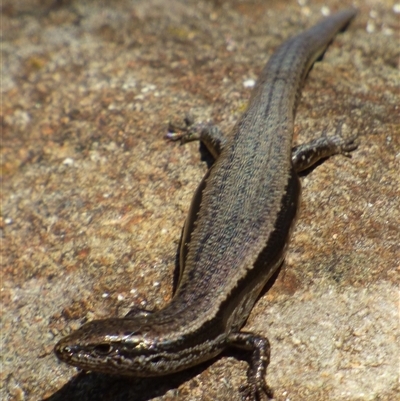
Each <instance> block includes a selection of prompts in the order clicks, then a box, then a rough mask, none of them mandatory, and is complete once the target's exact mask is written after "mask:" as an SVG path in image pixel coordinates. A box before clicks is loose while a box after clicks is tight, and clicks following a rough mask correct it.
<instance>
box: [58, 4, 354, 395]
mask: <svg viewBox="0 0 400 401" xmlns="http://www.w3.org/2000/svg"><path fill="white" fill-rule="evenodd" d="M355 14H356V12H355V10H353V9H350V10H344V11H341V12H339V13H337V14H334V15H332V16H330V17H328V18H326V19H325V20H323V21H322V22H320V23H319V24H317V25H315V26H314V27H312V28H311V29H309V30H307V31H305V32H303V33H301V34H300V35H298V36H296V37H294V38H291V39H289V40H288V41H286V42H285V43H284V44H282V45H281V46H280V47H279V48H278V49H277V51H276V52H275V54H274V55H273V56H272V57H271V58H270V60H269V62H268V63H267V65H266V66H265V68H264V70H263V71H262V73H261V76H260V77H259V79H258V82H257V84H256V86H255V88H254V90H253V92H252V96H251V99H250V102H249V105H248V108H247V110H246V111H245V112H244V114H243V116H242V117H241V118H240V120H239V121H238V122H237V124H236V125H235V126H234V128H233V130H232V132H231V134H230V135H229V137H227V138H225V137H224V136H223V135H222V133H221V132H220V131H219V130H218V129H217V128H216V127H214V126H212V125H208V124H197V125H193V126H188V127H187V128H186V131H185V130H184V132H183V133H180V134H177V133H171V134H170V135H169V137H170V138H171V139H181V140H182V142H188V141H191V140H201V141H203V142H204V143H205V144H206V145H207V147H208V148H209V149H210V151H211V153H212V154H213V155H214V156H215V158H216V161H215V163H214V164H213V165H212V167H211V168H210V169H209V171H208V172H207V174H206V176H205V177H204V179H203V180H202V181H201V183H200V185H199V187H198V189H197V191H196V193H195V195H194V198H193V201H192V204H191V207H190V210H189V216H188V218H187V220H186V222H185V226H184V229H183V233H182V238H181V245H180V279H179V284H178V286H177V289H176V291H175V294H174V297H173V299H172V301H171V302H170V304H169V305H167V306H166V307H165V308H164V309H161V310H159V311H156V312H152V313H144V312H140V311H136V310H133V311H131V312H130V313H129V314H128V315H127V316H126V317H125V318H109V319H103V320H94V321H92V322H89V323H87V324H85V325H83V326H82V327H81V328H80V329H79V330H77V331H75V332H73V333H72V334H71V335H69V336H67V337H65V338H63V339H62V340H61V341H59V342H58V344H57V345H56V346H55V353H56V355H57V357H58V358H59V359H61V360H62V361H64V362H66V363H69V364H70V365H73V366H77V367H80V368H82V369H84V370H90V371H98V372H104V373H109V374H118V375H132V376H138V377H147V376H159V375H164V374H169V373H173V372H178V371H180V370H183V369H187V368H189V367H191V366H194V365H197V364H199V363H201V362H203V361H206V360H209V359H211V358H213V357H215V356H216V355H218V354H220V353H221V352H222V351H223V350H225V349H226V348H227V347H239V348H242V349H245V350H248V351H249V352H250V353H251V363H250V370H249V374H248V383H247V385H246V386H245V387H244V389H242V390H243V394H242V395H243V398H244V399H249V400H257V399H262V398H265V397H266V396H269V397H271V396H272V391H271V389H270V388H269V387H268V386H267V384H266V381H265V375H266V369H267V366H268V363H269V353H270V346H269V342H268V340H267V338H265V337H263V336H260V335H256V334H254V333H250V332H243V331H240V330H241V328H242V326H243V325H244V323H245V322H246V319H247V317H248V316H249V314H250V311H251V309H252V308H253V305H254V303H255V302H256V300H257V297H258V296H259V294H260V292H261V290H262V288H263V287H264V286H265V284H266V283H267V281H268V280H269V279H270V278H271V276H272V275H273V273H274V272H275V271H276V270H277V269H278V268H279V266H280V265H281V264H282V262H283V259H284V255H285V252H286V249H287V245H288V241H289V239H290V236H291V232H292V230H293V226H294V223H295V220H296V215H297V210H298V206H299V202H300V192H301V188H300V182H299V179H298V176H297V173H298V172H299V171H302V170H304V169H306V168H308V167H310V166H311V165H313V164H314V163H315V162H317V161H318V160H320V159H321V158H325V157H328V156H330V155H333V154H335V153H347V152H349V151H351V150H353V149H355V148H356V144H355V141H354V139H355V138H348V139H344V138H343V137H342V136H341V135H334V136H331V137H322V138H319V139H317V140H314V141H312V142H311V143H308V144H305V145H302V146H299V147H297V148H293V149H292V137H293V124H294V116H295V109H296V106H297V103H298V100H299V98H300V91H301V88H302V85H303V82H304V80H305V78H306V76H307V74H308V72H309V70H310V68H311V67H312V65H313V63H314V62H315V61H317V60H318V59H319V58H321V57H322V55H323V53H324V52H325V50H326V48H327V47H328V45H329V43H330V42H331V41H332V39H333V37H334V36H335V35H336V34H337V33H338V32H339V31H341V30H344V29H345V28H346V26H347V25H348V24H349V22H350V21H351V19H352V18H353V17H354V16H355Z"/></svg>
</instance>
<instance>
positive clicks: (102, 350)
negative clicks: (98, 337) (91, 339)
mask: <svg viewBox="0 0 400 401" xmlns="http://www.w3.org/2000/svg"><path fill="white" fill-rule="evenodd" d="M112 350H113V347H112V346H111V345H110V344H98V345H96V346H95V347H94V351H95V352H96V354H98V355H108V354H110V353H111V352H112Z"/></svg>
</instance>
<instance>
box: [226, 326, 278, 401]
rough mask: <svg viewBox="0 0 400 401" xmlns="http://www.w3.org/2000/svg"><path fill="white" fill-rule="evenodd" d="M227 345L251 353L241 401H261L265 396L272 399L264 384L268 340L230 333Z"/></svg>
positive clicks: (267, 357) (255, 336) (268, 389)
mask: <svg viewBox="0 0 400 401" xmlns="http://www.w3.org/2000/svg"><path fill="white" fill-rule="evenodd" d="M228 345H230V346H232V347H237V348H240V349H244V350H246V351H250V352H251V353H252V354H251V362H250V367H249V372H248V383H247V385H246V386H242V388H241V391H242V392H243V400H245V401H262V400H265V398H266V396H267V397H268V398H272V397H273V393H272V389H271V388H270V387H269V386H268V385H267V383H266V382H265V375H266V373H267V367H268V365H269V359H270V353H271V350H270V344H269V341H268V339H267V338H265V337H261V336H257V335H254V334H252V333H244V332H239V333H231V334H230V335H229V337H228Z"/></svg>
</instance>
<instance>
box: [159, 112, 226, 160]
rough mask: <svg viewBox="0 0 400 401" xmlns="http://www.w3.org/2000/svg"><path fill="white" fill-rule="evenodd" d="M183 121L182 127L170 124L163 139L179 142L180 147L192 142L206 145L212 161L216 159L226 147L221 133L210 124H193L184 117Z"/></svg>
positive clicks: (189, 119)
mask: <svg viewBox="0 0 400 401" xmlns="http://www.w3.org/2000/svg"><path fill="white" fill-rule="evenodd" d="M184 121H185V126H184V127H179V126H177V125H173V124H170V125H169V127H168V134H167V135H166V136H165V137H166V138H167V139H169V140H171V141H180V142H181V145H183V144H185V143H188V142H192V141H201V142H203V143H204V145H206V147H207V149H208V151H209V152H210V153H211V155H212V156H213V158H214V160H216V159H218V156H219V155H220V154H221V151H222V149H223V148H224V146H225V145H226V138H225V136H224V134H223V133H222V131H221V130H220V129H219V128H218V127H217V126H216V125H213V124H211V123H198V124H194V123H193V121H192V119H191V118H189V117H186V118H185V120H184Z"/></svg>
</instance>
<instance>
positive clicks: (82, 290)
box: [0, 0, 400, 401]
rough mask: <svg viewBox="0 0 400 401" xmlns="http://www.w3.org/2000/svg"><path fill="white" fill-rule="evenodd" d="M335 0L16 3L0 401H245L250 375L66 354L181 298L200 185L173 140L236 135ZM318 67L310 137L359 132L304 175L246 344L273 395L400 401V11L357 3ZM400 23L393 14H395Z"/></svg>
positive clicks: (8, 94)
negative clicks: (147, 371)
mask: <svg viewBox="0 0 400 401" xmlns="http://www.w3.org/2000/svg"><path fill="white" fill-rule="evenodd" d="M342 3H343V2H340V1H333V0H332V1H325V2H321V1H313V2H307V1H298V2H295V1H287V2H278V1H276V2H270V1H247V2H242V1H224V2H222V1H178V0H172V1H168V2H166V1H162V0H142V1H128V0H126V1H113V2H106V1H90V2H89V1H86V2H85V1H73V0H64V1H62V0H59V1H57V0H36V1H34V0H19V1H11V0H4V1H3V2H2V35H3V42H2V49H1V50H2V82H1V91H2V110H1V117H2V148H1V154H2V162H1V166H2V191H1V197H2V201H1V202H2V203H1V205H2V222H1V227H0V229H1V231H0V233H1V263H2V267H1V269H2V270H1V271H2V274H1V334H2V362H1V366H2V368H1V380H0V382H1V386H2V387H1V389H0V398H1V399H2V400H42V399H47V400H51V401H56V400H57V401H61V400H88V401H89V400H90V401H93V400H102V401H111V400H113V401H117V400H129V401H133V400H135V401H137V400H150V399H157V400H222V401H224V400H238V399H239V391H238V388H239V386H240V385H241V384H243V383H244V382H245V380H246V368H247V365H246V362H245V361H238V360H237V359H236V358H234V357H232V356H231V355H230V354H229V353H227V354H226V355H224V357H222V358H218V359H216V360H215V361H213V362H212V363H209V364H207V365H205V366H204V365H203V366H201V367H199V368H196V369H194V370H193V371H189V372H183V373H181V374H179V375H174V376H172V377H168V378H160V379H148V380H143V379H141V380H136V379H135V380H134V379H123V378H116V377H109V376H102V375H96V374H79V375H77V373H76V370H75V369H73V368H70V367H68V366H66V365H64V364H62V363H60V362H58V361H57V359H56V358H55V356H54V354H53V353H52V348H53V346H54V344H55V343H56V341H57V340H58V339H60V338H61V337H62V336H63V335H65V334H66V333H68V332H70V331H71V330H73V329H76V328H77V327H79V326H80V325H81V324H82V323H83V322H85V321H87V320H89V319H93V318H100V317H106V316H116V315H118V316H122V315H123V314H124V313H125V312H126V311H127V310H128V308H129V307H130V306H132V305H136V306H143V305H147V306H149V307H155V308H160V307H162V306H163V305H165V304H166V303H168V301H169V300H170V299H171V283H172V276H173V271H174V266H175V255H176V249H177V245H178V240H179V235H180V230H181V226H182V224H183V221H184V218H185V214H186V212H187V209H188V206H189V202H190V199H191V195H192V193H193V191H194V189H195V188H196V185H197V184H198V182H199V181H200V179H201V177H202V175H203V174H204V172H205V169H206V167H205V165H204V163H201V161H200V157H199V153H198V147H197V146H196V145H193V144H191V145H187V146H184V147H179V146H177V145H175V144H171V143H166V142H165V141H164V139H163V135H164V133H165V132H166V127H167V123H168V121H169V120H170V119H174V120H175V121H179V120H180V118H181V117H182V116H184V114H185V113H186V112H188V111H192V113H193V114H194V115H195V116H196V117H197V119H198V120H207V119H212V120H213V121H214V122H216V123H219V124H220V125H221V127H222V128H223V129H224V130H225V131H228V130H229V127H231V126H232V124H233V123H234V122H235V121H236V120H237V118H238V116H239V115H240V113H241V112H242V111H243V109H244V107H245V105H246V102H247V99H248V97H249V94H250V89H248V88H246V87H245V86H244V85H243V83H244V82H245V81H246V80H248V79H254V78H256V77H257V75H258V73H259V72H260V71H261V69H262V67H263V65H264V64H265V62H266V60H267V59H268V56H269V55H270V54H271V53H272V52H273V50H274V49H275V48H276V47H277V46H278V45H279V44H280V43H281V42H282V41H283V40H285V39H286V38H288V37H289V36H291V35H294V34H297V33H298V32H300V31H301V30H302V29H304V28H306V27H309V26H311V25H312V24H314V23H315V22H317V21H318V20H319V19H320V18H321V16H322V14H323V13H326V12H327V11H329V10H331V11H335V10H338V9H339V8H340V7H343V5H342ZM358 3H359V8H360V12H359V15H358V16H357V18H356V20H355V21H354V22H353V23H352V25H351V27H350V29H349V30H348V31H347V32H346V33H345V34H343V35H340V36H338V37H337V39H336V40H335V41H334V42H333V44H332V46H331V47H330V49H329V50H328V52H327V53H326V55H325V58H324V61H323V62H322V63H318V64H316V65H315V67H314V69H313V70H312V72H311V74H310V76H309V79H308V81H307V83H306V86H305V88H304V91H303V98H302V102H301V104H300V107H299V109H298V113H297V118H296V129H295V131H296V132H295V133H296V140H299V141H300V142H301V141H305V140H308V139H310V138H311V137H315V136H317V135H319V133H320V132H321V131H322V130H324V129H328V131H329V130H334V129H335V127H336V126H337V124H339V123H340V122H342V121H345V122H346V124H347V126H348V127H349V129H351V130H358V132H359V134H360V146H359V149H358V150H356V151H355V152H354V153H353V155H352V158H351V159H347V158H345V157H341V156H337V157H333V158H331V159H330V160H327V161H326V162H324V163H323V164H321V165H320V166H318V167H317V168H315V169H314V170H313V171H312V172H311V173H310V174H309V175H307V176H306V177H304V178H303V187H304V191H303V204H302V210H301V218H300V219H299V222H298V225H297V228H296V231H295V233H294V238H293V241H292V244H291V247H290V250H289V253H288V257H287V261H286V264H285V266H284V268H283V269H282V271H281V273H280V276H279V278H278V280H277V281H276V283H275V284H274V286H273V287H272V289H271V290H270V291H269V292H268V293H267V294H265V295H264V296H263V297H262V298H261V299H260V301H259V302H258V303H257V305H256V307H255V308H254V310H253V312H252V314H251V316H250V319H249V321H248V323H247V326H246V329H247V330H254V331H256V332H258V333H260V334H264V335H267V336H268V337H269V338H270V341H271V344H272V361H271V365H270V368H269V370H268V376H267V379H268V382H269V383H270V384H271V385H272V387H273V388H274V389H275V395H276V399H277V400H308V401H320V400H321V401H322V400H328V399H329V400H357V401H359V400H380V401H383V400H394V399H396V397H398V394H399V354H400V350H399V344H400V340H399V315H398V309H397V308H398V303H399V287H398V284H399V270H400V266H399V254H400V249H399V240H400V233H399V221H400V201H399V199H400V179H399V167H400V161H399V158H400V128H399V104H400V95H399V83H400V82H399V72H398V64H397V63H398V60H399V59H398V56H399V54H398V49H399V47H398V43H399V42H398V40H399V12H400V4H399V3H395V2H394V1H389V0H386V1H378V0H370V1H369V2H358ZM396 12H397V14H396Z"/></svg>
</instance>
